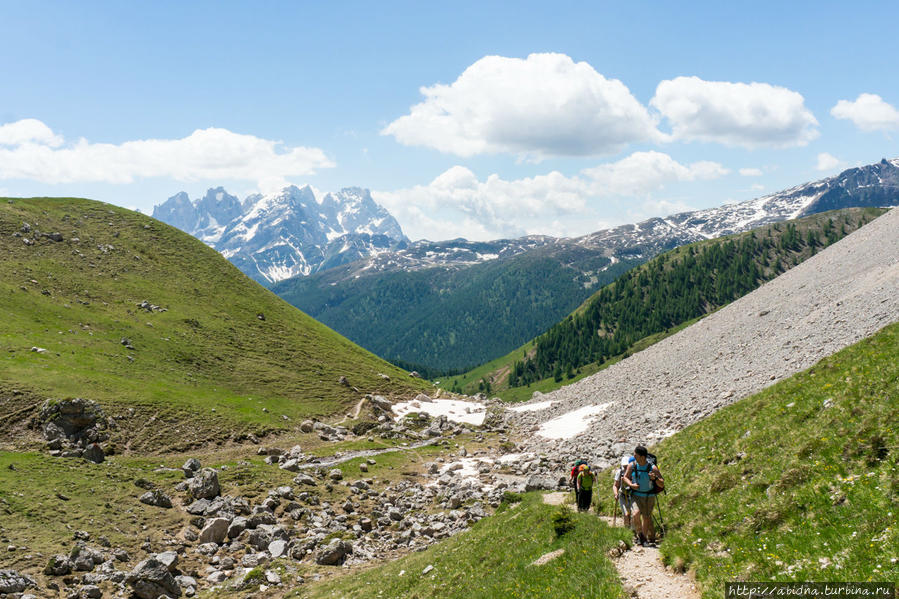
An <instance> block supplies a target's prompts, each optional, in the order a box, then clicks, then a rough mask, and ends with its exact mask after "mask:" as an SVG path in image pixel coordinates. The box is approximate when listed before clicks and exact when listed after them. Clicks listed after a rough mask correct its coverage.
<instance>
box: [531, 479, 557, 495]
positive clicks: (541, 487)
mask: <svg viewBox="0 0 899 599" xmlns="http://www.w3.org/2000/svg"><path fill="white" fill-rule="evenodd" d="M558 483H559V481H558V480H557V479H555V478H552V477H549V476H537V475H535V476H531V477H530V478H528V480H527V482H526V483H525V484H524V490H525V492H529V491H555V490H556V487H557V486H558Z"/></svg>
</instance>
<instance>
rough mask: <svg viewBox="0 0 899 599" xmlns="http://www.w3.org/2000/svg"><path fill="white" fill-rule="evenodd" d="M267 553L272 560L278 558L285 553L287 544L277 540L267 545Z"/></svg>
mask: <svg viewBox="0 0 899 599" xmlns="http://www.w3.org/2000/svg"><path fill="white" fill-rule="evenodd" d="M268 553H269V555H271V556H272V559H276V558H279V557H281V556H283V555H284V554H286V553H287V543H286V542H285V541H283V540H281V539H277V540H275V541H272V542H271V543H269V544H268Z"/></svg>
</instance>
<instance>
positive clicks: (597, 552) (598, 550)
mask: <svg viewBox="0 0 899 599" xmlns="http://www.w3.org/2000/svg"><path fill="white" fill-rule="evenodd" d="M511 505H512V506H514V507H509V504H507V505H506V507H507V508H508V509H505V510H503V511H501V512H498V513H497V515H495V516H493V517H490V518H487V519H484V520H481V521H480V522H478V523H477V524H475V525H474V526H473V527H472V528H471V529H470V530H468V531H466V532H464V533H461V534H459V535H456V536H454V537H451V538H449V539H447V540H446V541H444V542H442V543H439V544H437V545H434V546H432V547H430V548H428V549H427V550H426V551H423V552H420V553H415V554H412V555H409V556H406V557H404V558H402V559H399V560H397V561H394V562H391V563H388V564H385V565H383V566H381V567H379V568H375V569H371V570H367V571H364V572H361V573H359V574H354V575H350V576H346V577H340V578H336V579H334V580H332V581H329V582H325V583H322V584H316V585H313V586H311V587H308V588H303V587H300V588H299V589H298V590H297V591H296V593H295V594H294V595H291V596H294V597H304V598H307V597H308V598H319V597H321V598H324V597H329V598H333V599H339V598H350V597H381V598H383V599H389V598H394V599H398V598H404V599H416V598H417V599H425V598H426V597H441V599H455V598H458V599H486V598H493V597H497V598H498V597H503V598H506V597H508V598H515V597H528V598H531V599H540V598H546V599H550V598H552V599H555V598H557V597H604V598H608V599H618V598H623V597H626V595H625V593H624V592H623V590H622V589H621V584H620V582H619V580H618V574H617V572H616V570H615V567H614V565H613V564H612V562H611V561H610V560H609V559H608V558H607V557H606V552H607V551H608V550H609V549H610V548H611V547H613V546H615V545H617V544H618V542H619V541H621V540H625V539H629V536H630V535H629V534H628V533H626V532H625V531H624V530H623V529H620V528H619V529H612V528H609V527H608V526H606V525H605V523H603V522H602V521H600V520H599V519H598V518H597V517H596V516H594V515H593V514H579V513H573V514H571V516H572V518H573V519H574V523H575V526H574V529H573V530H572V531H570V532H568V533H566V534H564V535H562V536H561V537H558V538H557V536H556V534H555V532H554V529H553V522H552V518H553V515H554V514H556V513H558V512H559V510H560V508H559V507H554V506H549V505H544V504H543V502H542V496H541V495H540V494H538V493H529V494H527V495H525V496H523V501H521V502H520V503H514V504H511ZM559 549H564V553H563V554H562V555H561V556H560V557H557V558H556V559H554V560H552V561H549V562H547V563H546V564H543V565H537V566H534V565H531V564H532V562H534V561H535V560H536V559H537V558H539V557H541V556H542V555H544V554H547V553H549V552H551V551H556V550H559ZM428 566H433V569H432V570H430V571H429V572H427V573H425V572H424V570H425V569H426V568H427V567H428Z"/></svg>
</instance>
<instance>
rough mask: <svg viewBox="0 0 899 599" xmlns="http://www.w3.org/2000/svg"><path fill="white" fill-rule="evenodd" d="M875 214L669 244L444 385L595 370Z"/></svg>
mask: <svg viewBox="0 0 899 599" xmlns="http://www.w3.org/2000/svg"><path fill="white" fill-rule="evenodd" d="M882 213H883V210H882V209H877V208H863V209H862V208H852V209H847V210H842V211H836V212H830V213H823V214H817V215H814V216H810V217H806V218H803V219H799V220H796V221H787V222H785V223H776V224H772V225H768V226H766V227H762V228H761V229H757V230H754V231H751V232H748V233H742V234H738V235H733V236H729V237H725V238H721V239H716V240H709V241H704V242H700V243H696V244H691V245H687V246H684V247H681V248H678V249H676V250H672V251H671V252H668V253H666V254H662V255H661V256H658V257H656V258H654V259H653V260H651V261H649V262H648V263H647V264H645V265H642V266H640V267H637V268H634V269H632V270H630V271H628V272H627V273H625V274H624V275H622V276H621V277H620V278H619V279H618V280H616V281H615V282H614V283H612V284H611V285H608V286H606V287H604V288H603V289H601V290H600V291H598V292H597V293H596V294H595V295H594V296H593V297H591V298H590V299H589V300H588V301H586V302H585V303H584V304H583V305H582V306H581V307H579V308H578V309H577V310H576V311H575V312H574V313H573V314H571V315H569V316H568V317H567V318H566V319H565V320H563V321H562V322H559V323H558V324H556V325H554V326H553V327H551V328H550V329H549V330H548V331H547V332H546V333H544V334H542V335H540V336H539V337H537V338H536V339H535V340H534V341H533V342H532V343H530V344H528V345H527V346H525V347H523V348H521V349H520V351H518V352H513V353H512V354H511V356H512V357H511V358H510V359H509V360H507V361H506V362H504V363H501V364H493V367H492V370H491V371H489V372H485V373H482V374H481V375H480V376H479V377H478V378H477V379H475V378H474V377H472V376H463V377H457V378H456V379H453V380H451V381H450V382H449V383H448V386H449V387H450V388H453V389H454V390H459V391H465V392H475V391H478V390H484V388H485V387H486V384H488V383H489V384H490V387H491V390H492V391H494V392H496V391H499V390H502V389H504V388H516V387H525V388H527V387H529V386H530V385H532V384H534V383H538V382H540V381H544V380H546V379H552V381H553V382H554V383H555V385H556V386H558V385H559V384H562V383H563V382H565V381H568V380H570V379H573V378H574V377H575V376H577V375H578V374H579V370H581V369H584V368H586V367H592V368H593V370H591V371H595V368H596V367H601V366H602V365H603V364H604V363H605V362H607V361H609V360H615V359H618V358H620V357H621V356H623V355H627V354H628V353H631V352H633V351H634V350H635V349H636V348H637V347H638V344H640V343H641V342H643V341H644V340H645V339H647V338H651V337H654V338H656V339H657V338H660V337H659V336H664V335H665V334H667V333H670V332H673V331H674V330H675V329H676V328H677V327H679V326H681V325H683V324H685V323H687V322H689V321H691V320H693V319H696V318H699V317H701V316H703V315H705V314H708V313H709V312H712V311H714V310H717V309H718V308H720V307H722V306H724V305H726V304H727V303H730V302H731V301H733V300H735V299H737V298H739V297H741V296H743V295H745V294H746V293H748V292H750V291H752V290H754V289H756V288H757V287H759V286H760V285H762V284H763V283H764V282H766V281H768V280H771V279H773V278H774V277H776V276H778V275H779V274H781V273H783V272H784V271H786V270H787V269H789V268H791V267H792V266H794V265H796V264H799V263H800V262H802V261H803V260H805V259H806V258H808V257H810V256H812V255H814V254H815V253H817V252H818V251H819V250H820V249H823V248H824V247H827V246H828V245H830V244H832V243H834V242H836V241H838V240H839V239H841V238H843V237H845V236H846V235H847V234H849V233H851V232H852V231H854V230H855V229H857V228H859V227H860V226H862V225H864V224H865V223H867V222H869V221H871V220H873V219H874V218H876V217H877V216H878V215H880V214H882ZM513 360H514V362H513ZM475 385H477V387H476V386H475ZM551 387H552V385H550V388H551ZM541 390H549V388H548V387H546V386H545V385H544V386H543V387H541Z"/></svg>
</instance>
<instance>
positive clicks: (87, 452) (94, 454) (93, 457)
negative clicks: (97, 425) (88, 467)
mask: <svg viewBox="0 0 899 599" xmlns="http://www.w3.org/2000/svg"><path fill="white" fill-rule="evenodd" d="M81 457H83V458H84V459H85V460H87V461H88V462H93V463H94V464H102V463H103V460H104V459H106V454H105V453H103V449H102V448H101V447H100V445H99V444H98V443H91V444H90V445H88V446H87V447H85V448H84V453H82V454H81Z"/></svg>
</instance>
